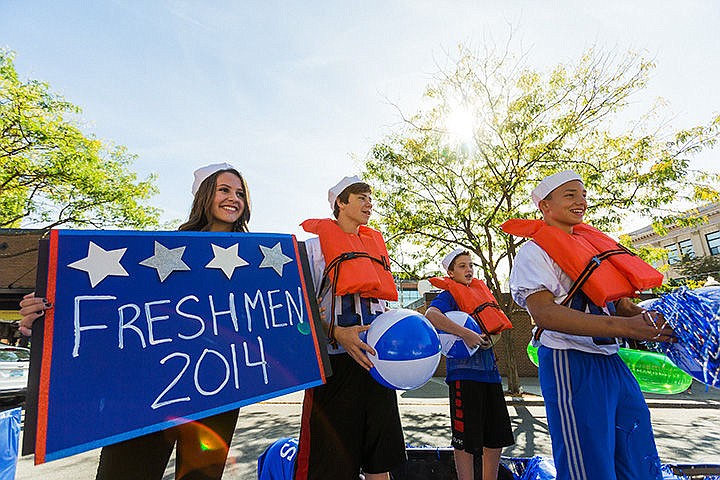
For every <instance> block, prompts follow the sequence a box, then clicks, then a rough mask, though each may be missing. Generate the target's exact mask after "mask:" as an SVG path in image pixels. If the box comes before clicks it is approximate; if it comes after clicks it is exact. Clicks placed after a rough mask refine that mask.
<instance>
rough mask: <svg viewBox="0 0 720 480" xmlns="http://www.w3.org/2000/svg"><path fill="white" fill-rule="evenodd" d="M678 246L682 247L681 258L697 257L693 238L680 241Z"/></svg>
mask: <svg viewBox="0 0 720 480" xmlns="http://www.w3.org/2000/svg"><path fill="white" fill-rule="evenodd" d="M678 246H679V247H680V258H684V257H687V258H695V249H694V248H693V244H692V240H690V239H689V238H688V239H687V240H683V241H682V242H678Z"/></svg>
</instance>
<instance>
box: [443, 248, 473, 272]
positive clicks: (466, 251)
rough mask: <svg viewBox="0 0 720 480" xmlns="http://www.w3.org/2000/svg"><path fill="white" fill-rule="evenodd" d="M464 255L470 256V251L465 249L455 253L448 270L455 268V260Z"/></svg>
mask: <svg viewBox="0 0 720 480" xmlns="http://www.w3.org/2000/svg"><path fill="white" fill-rule="evenodd" d="M463 255H467V256H468V257H469V256H470V252H469V251H468V250H463V251H462V252H460V253H458V254H457V255H455V258H453V259H452V262H450V265H448V270H452V269H453V268H455V260H457V259H458V257H462V256H463Z"/></svg>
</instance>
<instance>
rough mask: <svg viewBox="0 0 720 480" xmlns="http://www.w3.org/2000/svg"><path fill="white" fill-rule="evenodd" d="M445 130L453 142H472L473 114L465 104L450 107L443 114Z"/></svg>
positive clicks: (473, 131) (473, 129)
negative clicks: (444, 114) (445, 113)
mask: <svg viewBox="0 0 720 480" xmlns="http://www.w3.org/2000/svg"><path fill="white" fill-rule="evenodd" d="M445 132H446V134H447V136H448V137H449V139H450V140H451V141H453V142H458V143H461V144H472V143H473V137H474V134H475V116H474V115H473V112H472V110H471V109H470V108H468V107H467V106H465V105H455V106H453V107H451V108H450V109H449V111H448V113H447V115H446V116H445Z"/></svg>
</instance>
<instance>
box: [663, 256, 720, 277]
mask: <svg viewBox="0 0 720 480" xmlns="http://www.w3.org/2000/svg"><path fill="white" fill-rule="evenodd" d="M673 266H674V267H675V268H676V269H677V270H678V271H679V272H680V273H682V274H683V275H684V276H685V277H687V278H688V279H690V280H696V281H697V280H705V279H707V277H708V276H711V277H714V278H720V257H718V256H717V255H708V256H704V257H689V256H687V255H683V257H682V259H681V261H680V262H679V263H677V264H675V265H673Z"/></svg>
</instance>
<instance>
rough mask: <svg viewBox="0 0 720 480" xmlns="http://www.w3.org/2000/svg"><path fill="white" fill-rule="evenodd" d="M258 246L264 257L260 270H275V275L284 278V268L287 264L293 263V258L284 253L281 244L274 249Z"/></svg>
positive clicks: (277, 244)
mask: <svg viewBox="0 0 720 480" xmlns="http://www.w3.org/2000/svg"><path fill="white" fill-rule="evenodd" d="M258 246H259V247H260V251H261V252H262V254H263V257H264V258H263V260H262V262H260V266H259V267H258V268H272V269H273V270H275V273H277V274H278V275H280V276H281V277H282V275H283V266H284V265H285V264H286V263H290V262H292V258H290V257H288V256H287V255H285V254H284V253H283V252H282V247H281V246H280V242H278V243H276V244H275V246H274V247H272V248H268V247H266V246H264V245H258Z"/></svg>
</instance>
